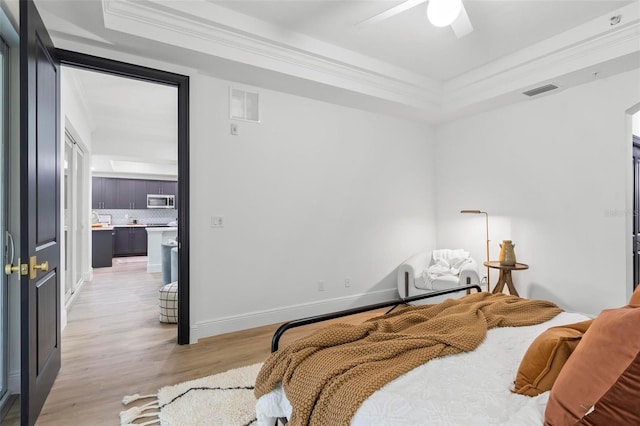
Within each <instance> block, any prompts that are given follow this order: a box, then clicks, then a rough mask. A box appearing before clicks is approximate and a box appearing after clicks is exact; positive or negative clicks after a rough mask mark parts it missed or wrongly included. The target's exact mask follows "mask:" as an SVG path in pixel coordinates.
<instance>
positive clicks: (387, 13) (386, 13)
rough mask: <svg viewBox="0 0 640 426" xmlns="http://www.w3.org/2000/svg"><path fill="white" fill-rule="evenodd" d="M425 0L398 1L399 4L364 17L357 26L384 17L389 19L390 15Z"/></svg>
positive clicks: (371, 22) (382, 19)
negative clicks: (366, 17) (367, 17)
mask: <svg viewBox="0 0 640 426" xmlns="http://www.w3.org/2000/svg"><path fill="white" fill-rule="evenodd" d="M426 2H427V0H407V1H405V2H404V3H400V4H399V5H397V6H394V7H392V8H391V9H388V10H385V11H384V12H382V13H379V14H377V15H375V16H372V17H371V18H369V19H365V20H364V21H362V22H360V23H359V24H358V26H360V25H369V24H375V23H378V22H380V21H384V20H385V19H389V18H391V17H392V16H395V15H397V14H398V13H402V12H404V11H405V10H407V9H411V8H412V7H416V6H417V5H419V4H422V3H426Z"/></svg>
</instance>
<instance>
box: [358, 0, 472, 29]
mask: <svg viewBox="0 0 640 426" xmlns="http://www.w3.org/2000/svg"><path fill="white" fill-rule="evenodd" d="M427 1H429V4H428V5H427V18H428V19H429V22H431V23H432V24H433V25H434V26H436V27H446V26H447V25H451V29H452V30H453V32H454V33H455V35H456V37H458V38H461V37H464V36H466V35H467V34H469V33H470V32H472V31H473V26H472V25H471V21H470V20H469V16H468V15H467V11H466V10H465V8H464V5H463V4H462V0H407V1H405V2H402V3H400V4H399V5H397V6H394V7H392V8H391V9H388V10H385V11H384V12H382V13H379V14H377V15H375V16H372V17H371V18H369V19H366V20H364V21H362V22H360V24H358V25H369V24H375V23H377V22H381V21H384V20H385V19H389V18H391V17H392V16H395V15H397V14H399V13H402V12H404V11H405V10H408V9H411V8H413V7H416V6H418V5H420V4H422V3H425V2H427Z"/></svg>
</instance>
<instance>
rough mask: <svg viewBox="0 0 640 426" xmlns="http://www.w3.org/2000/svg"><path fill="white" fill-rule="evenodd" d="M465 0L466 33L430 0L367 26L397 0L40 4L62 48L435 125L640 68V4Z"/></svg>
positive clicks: (62, 0) (58, 0) (71, 0)
mask: <svg viewBox="0 0 640 426" xmlns="http://www.w3.org/2000/svg"><path fill="white" fill-rule="evenodd" d="M463 1H464V4H465V8H466V10H467V12H468V15H469V18H470V20H471V22H472V24H473V26H474V29H475V30H474V31H473V32H472V33H471V34H469V35H467V36H465V37H463V38H461V39H457V38H456V37H455V36H454V34H453V32H452V30H451V29H450V28H449V27H445V28H435V27H433V26H431V25H430V24H429V22H428V21H427V20H426V17H425V10H426V5H425V4H421V5H419V6H416V7H414V8H412V9H409V10H407V11H405V12H403V13H401V14H399V15H397V16H394V17H392V18H390V19H388V20H385V21H383V22H379V23H376V24H371V25H367V26H358V25H357V24H358V23H359V22H362V21H363V20H366V19H367V18H370V17H371V16H373V15H375V14H377V13H379V12H381V11H383V10H386V9H388V8H391V7H393V6H395V5H397V4H398V3H400V1H398V0H324V1H318V0H288V1H286V0H227V1H216V0H144V1H139V0H136V1H134V0H36V3H37V5H38V8H39V9H40V11H41V14H42V16H43V19H44V21H45V24H46V25H47V27H48V28H49V30H50V33H51V35H52V38H53V40H54V43H55V44H56V46H58V47H61V48H65V49H70V50H77V51H84V52H87V53H91V54H96V55H100V56H107V57H113V58H115V59H120V60H128V61H133V62H137V63H141V62H142V63H145V62H144V60H141V58H149V59H151V60H159V61H161V62H160V64H161V63H162V62H164V63H171V64H175V65H176V66H177V67H186V68H183V69H185V71H184V72H185V73H188V72H190V71H188V69H197V70H198V72H201V73H204V74H209V75H213V76H216V77H218V78H222V79H227V80H232V81H235V82H240V83H245V84H248V85H254V86H257V87H264V88H268V89H273V90H279V91H284V92H289V93H294V94H297V95H302V96H309V97H314V98H317V99H321V100H325V101H329V102H335V103H338V104H342V105H347V106H353V107H357V108H363V109H368V110H371V111H375V112H381V113H387V114H394V115H398V116H402V117H408V118H411V119H417V120H422V121H426V122H430V123H438V122H442V121H446V120H451V119H454V118H456V117H459V116H462V115H464V114H469V113H474V112H478V111H482V110H486V109H487V108H492V107H496V106H499V105H504V104H506V103H511V102H518V101H523V100H525V99H527V98H525V97H524V95H522V92H523V91H524V90H527V89H531V88H533V87H537V86H539V85H542V84H546V83H550V82H553V83H556V84H558V85H559V86H560V90H563V89H566V88H568V87H571V86H573V85H576V84H581V83H584V82H585V81H588V80H589V79H592V78H593V76H594V75H597V76H599V77H598V78H605V77H607V76H608V75H612V74H615V73H619V72H622V71H625V70H627V69H631V68H637V67H640V0H624V1H615V0H600V1H596V0H565V1H558V0H535V1H527V0H491V1H486V0H463ZM613 15H622V20H621V23H620V24H618V25H610V18H611V17H612V16H613ZM152 64H153V62H152ZM594 73H597V74H594ZM543 96H544V95H543Z"/></svg>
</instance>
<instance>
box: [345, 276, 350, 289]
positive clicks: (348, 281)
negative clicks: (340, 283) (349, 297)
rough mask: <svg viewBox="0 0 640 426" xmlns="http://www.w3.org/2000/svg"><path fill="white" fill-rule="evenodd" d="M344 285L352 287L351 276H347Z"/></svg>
mask: <svg viewBox="0 0 640 426" xmlns="http://www.w3.org/2000/svg"><path fill="white" fill-rule="evenodd" d="M344 286H345V287H346V288H349V287H351V277H347V278H345V279H344Z"/></svg>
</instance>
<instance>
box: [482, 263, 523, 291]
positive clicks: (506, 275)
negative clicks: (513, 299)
mask: <svg viewBox="0 0 640 426" xmlns="http://www.w3.org/2000/svg"><path fill="white" fill-rule="evenodd" d="M484 266H486V267H488V268H493V269H499V270H500V275H499V276H498V283H497V284H496V286H495V287H494V288H493V293H502V290H503V289H504V285H505V284H506V285H507V288H509V293H511V294H513V295H514V296H518V297H519V296H520V295H519V294H518V292H517V291H516V288H515V287H514V286H513V279H512V278H511V271H521V270H524V269H529V265H527V264H524V263H516V264H515V265H501V264H500V262H498V261H495V260H493V261H491V262H484Z"/></svg>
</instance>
